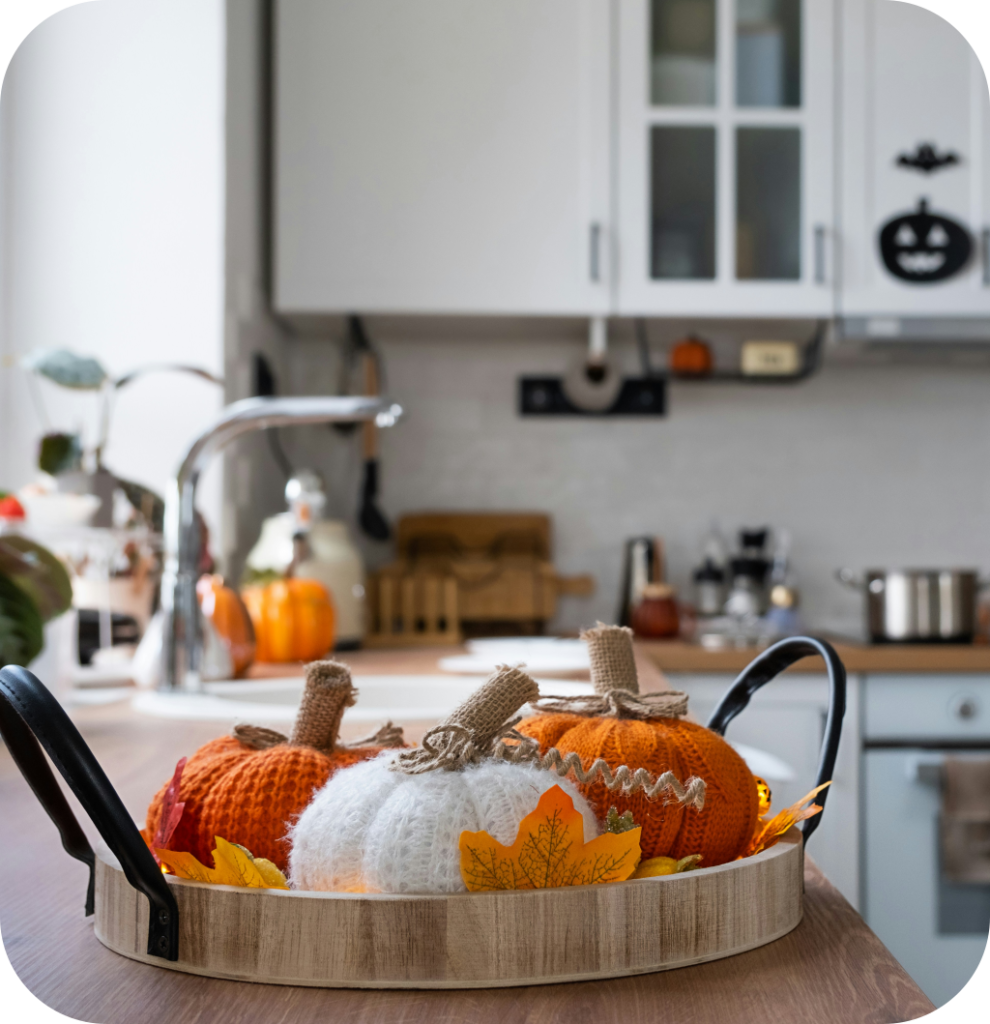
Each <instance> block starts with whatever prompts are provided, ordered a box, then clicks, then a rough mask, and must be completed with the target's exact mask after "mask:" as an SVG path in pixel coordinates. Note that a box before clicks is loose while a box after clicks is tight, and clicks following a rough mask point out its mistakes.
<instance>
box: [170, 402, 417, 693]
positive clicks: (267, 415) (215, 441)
mask: <svg viewBox="0 0 990 1024" xmlns="http://www.w3.org/2000/svg"><path fill="white" fill-rule="evenodd" d="M401 415H402V408H401V407H400V406H398V405H396V404H395V403H394V402H390V401H388V400H387V399H381V398H341V397H331V396H313V397H307V398H246V399H244V400H243V401H240V402H234V403H233V404H232V405H228V406H227V407H226V408H225V409H224V410H222V412H221V413H220V415H219V416H218V417H217V419H216V420H215V421H214V422H213V423H212V424H211V425H210V426H209V427H208V428H207V429H206V430H204V431H203V432H202V433H201V434H200V435H199V436H198V437H197V438H196V440H195V441H193V443H192V444H191V445H190V446H189V450H188V451H187V452H186V455H185V457H184V458H183V460H182V463H181V465H180V466H179V471H178V473H176V475H175V477H174V479H173V480H171V481H170V483H169V489H168V493H167V495H166V497H165V526H164V533H165V536H164V542H165V566H164V570H163V573H162V613H163V621H162V672H161V681H160V683H159V689H161V690H177V689H183V688H187V689H197V688H198V685H199V676H198V673H199V667H200V659H201V656H202V650H203V637H202V630H201V627H200V612H199V603H198V601H197V599H196V578H197V575H198V572H197V566H198V563H199V553H200V537H199V525H198V521H197V518H196V487H197V485H198V484H199V478H200V476H201V475H202V472H203V470H204V469H205V468H206V466H207V464H208V463H209V461H210V459H211V458H212V457H213V456H214V455H215V454H216V453H217V452H218V451H219V450H220V449H221V448H223V447H224V446H225V445H227V444H228V443H229V442H230V441H232V440H233V439H234V438H235V437H239V436H240V435H241V434H247V433H249V432H250V431H252V430H264V429H266V428H267V427H285V426H300V425H302V424H305V423H360V422H362V421H365V420H374V422H375V424H376V425H377V426H379V427H390V426H392V425H393V424H394V423H395V422H396V421H397V420H398V418H399V417H400V416H401Z"/></svg>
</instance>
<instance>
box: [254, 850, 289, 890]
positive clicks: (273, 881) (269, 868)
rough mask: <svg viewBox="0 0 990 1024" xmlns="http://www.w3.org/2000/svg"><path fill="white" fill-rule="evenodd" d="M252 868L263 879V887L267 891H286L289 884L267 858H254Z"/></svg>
mask: <svg viewBox="0 0 990 1024" xmlns="http://www.w3.org/2000/svg"><path fill="white" fill-rule="evenodd" d="M254 866H255V867H256V868H257V869H258V872H259V874H260V875H261V877H262V878H263V879H264V882H265V886H266V887H267V888H269V889H288V888H289V883H288V881H287V880H286V877H285V875H283V874H282V872H281V871H279V869H278V868H277V867H276V866H275V865H274V864H273V863H272V862H271V861H270V860H268V859H267V858H265V857H255V858H254Z"/></svg>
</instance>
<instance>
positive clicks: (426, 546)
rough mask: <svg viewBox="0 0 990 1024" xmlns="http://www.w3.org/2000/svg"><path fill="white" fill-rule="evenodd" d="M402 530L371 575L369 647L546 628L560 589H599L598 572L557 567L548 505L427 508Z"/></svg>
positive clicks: (409, 518) (575, 591)
mask: <svg viewBox="0 0 990 1024" xmlns="http://www.w3.org/2000/svg"><path fill="white" fill-rule="evenodd" d="M396 534H397V535H396V547H397V555H398V557H397V559H396V561H395V562H394V563H392V564H391V565H388V566H386V567H385V568H383V569H381V570H379V571H378V572H377V573H374V574H372V575H371V577H370V578H369V584H368V608H369V619H370V622H369V629H368V633H367V635H366V637H365V644H366V645H367V646H369V647H399V646H427V645H429V646H432V645H445V644H447V645H449V644H458V643H460V642H461V641H462V640H463V638H464V634H465V632H468V631H471V632H476V633H484V632H492V631H501V632H503V633H505V632H508V633H520V634H523V635H531V634H538V633H540V632H542V630H543V627H544V624H545V623H546V622H548V621H549V620H550V619H552V618H553V616H554V615H555V614H556V610H557V599H558V597H560V596H561V595H563V594H567V595H574V596H581V597H586V596H588V595H589V594H591V593H592V592H593V591H594V586H595V583H594V579H593V578H592V577H591V576H587V575H584V576H570V577H567V576H560V575H558V574H557V572H556V570H555V569H554V567H553V563H552V561H551V557H552V554H551V552H552V546H551V536H552V528H551V522H550V517H549V516H547V515H544V514H542V513H531V512H503V513H480V512H478V513H470V512H467V513H465V512H461V513H456V512H448V513H442V512H436V513H419V514H416V515H406V516H403V517H402V518H401V519H400V520H399V522H398V527H397V531H396Z"/></svg>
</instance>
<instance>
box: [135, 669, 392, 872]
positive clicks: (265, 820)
mask: <svg viewBox="0 0 990 1024" xmlns="http://www.w3.org/2000/svg"><path fill="white" fill-rule="evenodd" d="M353 703H354V687H353V686H352V684H351V673H350V670H349V669H348V668H347V666H346V665H341V664H338V663H337V662H333V661H318V662H314V663H313V664H311V665H307V667H306V689H305V691H304V693H303V698H302V703H301V705H300V707H299V713H298V715H297V717H296V722H295V725H294V726H293V730H292V737H291V739H287V738H286V737H285V736H282V735H281V734H280V733H277V732H275V731H274V730H271V729H260V728H257V727H256V726H251V725H247V726H237V727H236V728H235V729H234V735H233V736H221V737H219V738H218V739H215V740H211V741H210V742H209V743H207V744H205V746H202V747H200V749H199V750H197V751H196V753H195V754H193V755H192V757H190V758H189V760H188V761H187V762H186V766H185V769H184V770H183V772H182V781H181V785H180V789H179V795H178V799H179V800H181V801H185V809H184V810H183V812H182V817H181V819H180V821H179V824H178V826H177V827H176V829H175V831H174V832H173V833H172V838H171V840H170V841H169V849H171V850H176V851H180V852H187V853H191V854H193V856H194V857H196V859H197V860H199V861H200V862H201V863H203V864H210V863H211V860H210V856H211V853H210V851H211V850H212V849H213V847H214V846H215V845H216V844H215V842H214V839H215V837H216V836H221V837H222V838H224V839H226V840H228V841H229V842H233V843H239V844H240V845H242V846H245V847H247V849H249V850H250V851H251V853H252V854H254V856H256V857H266V858H267V859H268V860H270V861H272V862H273V863H274V864H276V865H277V866H278V867H279V868H280V870H282V871H285V870H286V868H287V866H288V856H289V844H288V842H287V841H286V839H285V835H286V832H287V831H288V828H289V825H291V824H292V823H293V822H294V821H295V819H296V818H297V817H298V816H299V814H301V813H302V811H303V810H304V808H305V807H306V805H307V804H308V803H309V802H310V800H311V799H312V796H313V793H314V792H315V791H316V790H317V789H319V788H320V787H322V786H323V785H324V783H325V782H326V781H327V779H329V778H330V776H331V775H332V774H333V773H334V772H335V771H336V770H337V769H338V768H345V767H347V766H348V765H352V764H356V763H357V762H358V761H365V760H367V759H368V758H371V757H375V756H376V755H377V754H380V753H381V752H382V750H383V749H385V748H386V747H400V746H403V743H402V730H401V729H396V728H394V727H393V726H392V725H391V723H389V724H388V725H387V726H385V727H384V728H382V729H380V730H379V731H378V733H376V735H375V736H373V737H369V740H370V742H371V743H373V744H374V745H371V746H351V747H345V746H341V745H339V744H338V742H337V734H338V731H339V728H340V720H341V717H342V716H343V714H344V709H345V708H346V707H348V706H349V705H351V704H353ZM362 742H366V741H362ZM167 788H168V784H166V785H165V786H163V787H162V789H161V790H159V792H158V793H157V794H156V795H155V798H154V799H153V800H152V801H151V806H150V807H149V808H148V817H147V824H146V828H145V833H146V835H149V836H152V835H154V834H155V830H156V829H157V828H158V823H159V819H160V816H161V812H162V801H163V799H164V797H165V791H166V789H167Z"/></svg>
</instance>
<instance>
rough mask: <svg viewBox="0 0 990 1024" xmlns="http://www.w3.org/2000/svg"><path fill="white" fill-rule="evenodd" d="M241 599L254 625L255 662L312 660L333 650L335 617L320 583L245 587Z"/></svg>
mask: <svg viewBox="0 0 990 1024" xmlns="http://www.w3.org/2000/svg"><path fill="white" fill-rule="evenodd" d="M241 596H242V597H243V598H244V603H245V604H246V605H247V609H248V611H249V612H250V613H251V621H252V622H253V623H254V633H255V637H256V638H257V642H258V650H257V654H256V657H257V660H258V661H267V662H285V661H312V660H313V659H314V658H323V657H325V656H326V654H327V652H328V651H329V650H330V649H331V648H332V647H333V641H334V636H335V630H336V615H335V613H334V607H333V601H332V600H331V598H330V593H329V591H328V590H327V588H326V587H324V586H323V584H322V583H318V582H317V581H316V580H297V579H293V578H292V577H290V578H288V579H284V580H274V581H273V582H271V583H268V584H266V585H254V586H248V587H245V588H244V589H243V590H242V591H241Z"/></svg>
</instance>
